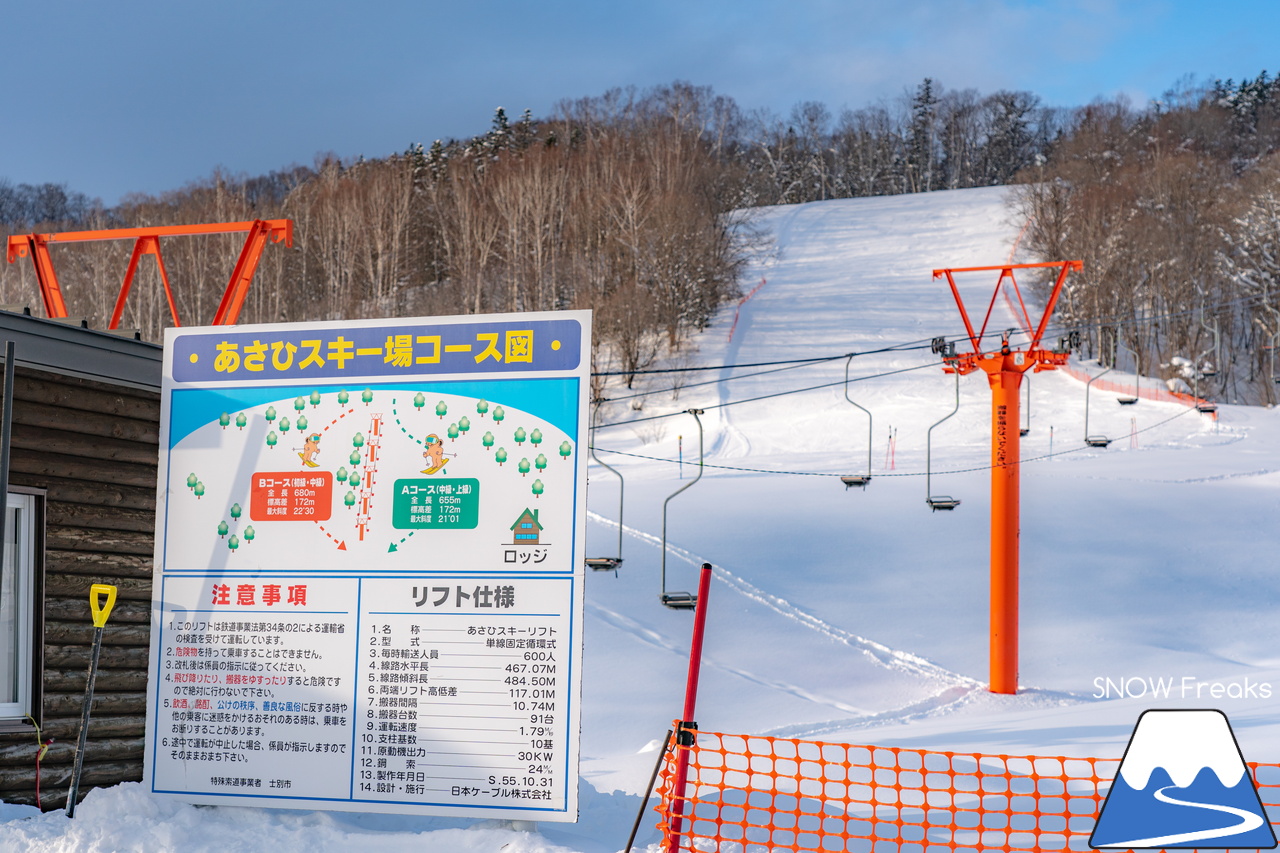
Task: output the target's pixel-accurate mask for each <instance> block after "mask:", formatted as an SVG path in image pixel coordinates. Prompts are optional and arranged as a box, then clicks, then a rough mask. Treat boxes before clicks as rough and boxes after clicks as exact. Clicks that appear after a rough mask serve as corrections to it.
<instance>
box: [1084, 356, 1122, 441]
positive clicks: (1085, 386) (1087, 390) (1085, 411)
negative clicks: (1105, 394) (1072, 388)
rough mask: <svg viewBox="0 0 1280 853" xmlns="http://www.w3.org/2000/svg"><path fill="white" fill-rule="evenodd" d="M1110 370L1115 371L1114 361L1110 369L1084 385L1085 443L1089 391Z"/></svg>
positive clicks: (1087, 426) (1087, 430) (1087, 435)
mask: <svg viewBox="0 0 1280 853" xmlns="http://www.w3.org/2000/svg"><path fill="white" fill-rule="evenodd" d="M1112 370H1115V364H1114V360H1113V363H1112V365H1111V366H1110V367H1108V368H1107V369H1106V370H1104V371H1102V373H1099V374H1098V375H1097V376H1094V377H1093V378H1091V379H1090V380H1089V381H1088V382H1086V383H1085V384H1084V440H1085V441H1088V440H1089V389H1090V388H1092V387H1093V383H1094V382H1096V381H1098V380H1099V379H1101V378H1102V377H1103V376H1105V375H1106V374H1108V373H1110V372H1111V371H1112Z"/></svg>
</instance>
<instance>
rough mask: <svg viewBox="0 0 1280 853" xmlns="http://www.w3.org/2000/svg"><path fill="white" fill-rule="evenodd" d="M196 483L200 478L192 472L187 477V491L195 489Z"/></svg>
mask: <svg viewBox="0 0 1280 853" xmlns="http://www.w3.org/2000/svg"><path fill="white" fill-rule="evenodd" d="M198 482H200V478H199V477H197V476H196V474H195V472H194V471H192V472H191V473H190V474H188V475H187V488H188V489H194V488H195V487H196V483H198Z"/></svg>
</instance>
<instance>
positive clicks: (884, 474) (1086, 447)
mask: <svg viewBox="0 0 1280 853" xmlns="http://www.w3.org/2000/svg"><path fill="white" fill-rule="evenodd" d="M1194 411H1195V409H1194V408H1187V409H1184V410H1183V411H1181V412H1178V414H1176V415H1172V416H1170V417H1168V418H1165V419H1164V420H1162V421H1158V422H1157V423H1154V424H1151V425H1150V426H1146V427H1143V428H1142V429H1140V430H1138V431H1137V432H1136V433H1134V434H1135V435H1141V434H1142V433H1144V432H1147V431H1149V430H1153V429H1156V428H1157V427H1161V426H1164V425H1165V424H1167V423H1169V422H1170V421H1174V420H1177V419H1178V418H1180V417H1182V416H1183V415H1186V414H1189V413H1191V412H1194ZM675 414H679V415H683V414H684V412H676V413H675ZM590 449H591V450H592V451H599V452H600V453H614V454H617V455H618V456H629V457H631V458H632V459H645V460H648V461H650V462H667V463H669V464H671V465H677V464H679V461H678V460H675V459H666V458H664V457H662V456H646V455H644V454H642V453H628V452H627V451H625V450H610V449H609V448H607V447H594V446H593V447H591V448H590ZM1093 449H1095V448H1091V447H1089V445H1087V444H1081V445H1080V446H1079V447H1072V448H1068V449H1066V450H1056V451H1054V452H1053V453H1045V454H1042V455H1040V456H1032V457H1030V458H1028V459H1023V460H1021V461H1020V462H1013V463H1010V464H1012V465H1026V464H1028V463H1030V462H1042V461H1044V460H1046V459H1052V458H1053V457H1055V456H1066V455H1067V454H1069V453H1079V452H1080V451H1082V450H1093ZM702 467H704V468H718V469H720V470H722V471H741V472H744V473H748V474H785V475H787V476H793V477H840V476H842V475H840V474H832V473H828V472H826V471H779V470H776V469H770V468H744V467H741V466H737V465H716V464H713V463H711V462H703V463H702ZM994 467H995V466H993V465H979V466H977V467H974V468H957V469H955V470H952V471H938V472H936V473H937V475H938V476H942V475H947V474H972V473H974V472H977V471H990V470H992V469H993V468H994ZM876 476H877V477H923V476H925V472H924V471H904V472H893V473H889V472H882V473H879V474H876Z"/></svg>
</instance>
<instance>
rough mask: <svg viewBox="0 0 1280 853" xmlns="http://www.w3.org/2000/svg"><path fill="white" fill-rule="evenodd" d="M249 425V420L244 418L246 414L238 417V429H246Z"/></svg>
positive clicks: (242, 413)
mask: <svg viewBox="0 0 1280 853" xmlns="http://www.w3.org/2000/svg"><path fill="white" fill-rule="evenodd" d="M248 423H249V419H248V418H246V417H245V416H244V412H241V413H240V414H238V415H236V426H237V427H239V428H240V429H244V428H245V425H246V424H248Z"/></svg>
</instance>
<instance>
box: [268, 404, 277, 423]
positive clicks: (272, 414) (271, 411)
mask: <svg viewBox="0 0 1280 853" xmlns="http://www.w3.org/2000/svg"><path fill="white" fill-rule="evenodd" d="M275 419H276V407H275V406H267V425H268V426H270V425H271V422H272V421H274V420H275Z"/></svg>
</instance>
